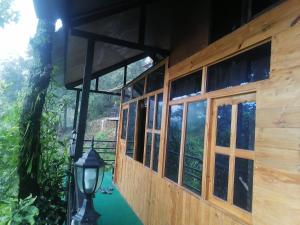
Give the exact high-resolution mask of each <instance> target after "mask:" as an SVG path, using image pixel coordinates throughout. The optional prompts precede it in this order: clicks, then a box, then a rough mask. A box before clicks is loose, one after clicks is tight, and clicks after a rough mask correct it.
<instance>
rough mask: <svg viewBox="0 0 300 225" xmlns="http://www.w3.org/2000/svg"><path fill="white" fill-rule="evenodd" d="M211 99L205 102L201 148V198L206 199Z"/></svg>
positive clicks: (208, 175)
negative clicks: (202, 147)
mask: <svg viewBox="0 0 300 225" xmlns="http://www.w3.org/2000/svg"><path fill="white" fill-rule="evenodd" d="M211 114H212V101H211V99H207V102H206V120H205V134H204V149H203V170H202V190H201V196H202V198H203V199H208V191H209V186H208V185H209V183H210V173H209V171H210V170H209V166H210V160H209V159H210V151H209V149H210V139H211V133H210V131H211V127H212V124H211V118H212V115H211Z"/></svg>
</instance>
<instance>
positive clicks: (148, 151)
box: [145, 133, 152, 167]
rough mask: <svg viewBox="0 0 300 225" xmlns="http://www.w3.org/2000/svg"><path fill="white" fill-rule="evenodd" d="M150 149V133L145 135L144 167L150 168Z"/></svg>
mask: <svg viewBox="0 0 300 225" xmlns="http://www.w3.org/2000/svg"><path fill="white" fill-rule="evenodd" d="M151 148H152V133H147V142H146V157H145V166H147V167H150V163H151Z"/></svg>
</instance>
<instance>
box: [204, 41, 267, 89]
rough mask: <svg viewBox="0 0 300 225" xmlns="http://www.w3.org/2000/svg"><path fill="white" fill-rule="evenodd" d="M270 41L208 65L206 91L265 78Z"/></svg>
mask: <svg viewBox="0 0 300 225" xmlns="http://www.w3.org/2000/svg"><path fill="white" fill-rule="evenodd" d="M270 57H271V43H270V42H268V43H266V44H264V45H261V46H259V47H256V48H254V49H251V50H249V51H247V52H244V53H241V54H239V55H237V56H234V57H232V58H229V59H227V60H225V61H222V62H220V63H217V64H215V65H212V66H209V67H208V75H207V91H215V90H218V89H222V88H228V87H232V86H238V85H244V84H247V83H251V82H255V81H259V80H265V79H268V78H269V72H270Z"/></svg>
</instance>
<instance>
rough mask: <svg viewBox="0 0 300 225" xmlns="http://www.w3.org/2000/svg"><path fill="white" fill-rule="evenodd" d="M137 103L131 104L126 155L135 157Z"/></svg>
mask: <svg viewBox="0 0 300 225" xmlns="http://www.w3.org/2000/svg"><path fill="white" fill-rule="evenodd" d="M136 105H137V104H136V102H132V103H130V104H129V116H128V128H127V141H126V155H128V156H130V157H133V152H134V135H135V118H136Z"/></svg>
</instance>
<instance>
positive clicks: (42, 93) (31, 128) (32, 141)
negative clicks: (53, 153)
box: [18, 19, 54, 199]
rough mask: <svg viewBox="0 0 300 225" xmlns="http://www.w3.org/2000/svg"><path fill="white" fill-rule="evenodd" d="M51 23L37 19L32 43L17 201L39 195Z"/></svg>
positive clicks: (24, 106) (24, 109)
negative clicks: (41, 137)
mask: <svg viewBox="0 0 300 225" xmlns="http://www.w3.org/2000/svg"><path fill="white" fill-rule="evenodd" d="M53 34H54V23H53V22H49V21H46V20H43V19H40V20H39V22H38V26H37V32H36V35H35V37H34V38H33V39H32V40H31V46H32V53H33V57H34V63H33V65H32V68H31V71H30V77H29V88H28V92H27V94H26V96H25V99H24V103H23V109H22V112H21V117H20V134H21V137H22V139H21V144H20V146H21V149H20V152H19V165H18V174H19V198H21V199H24V198H26V197H27V196H29V195H30V194H32V195H33V196H38V194H39V184H38V172H39V163H40V157H41V141H40V134H41V118H42V112H43V107H44V104H45V98H46V93H47V89H48V87H49V83H50V75H51V71H52V62H51V50H52V39H53Z"/></svg>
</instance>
